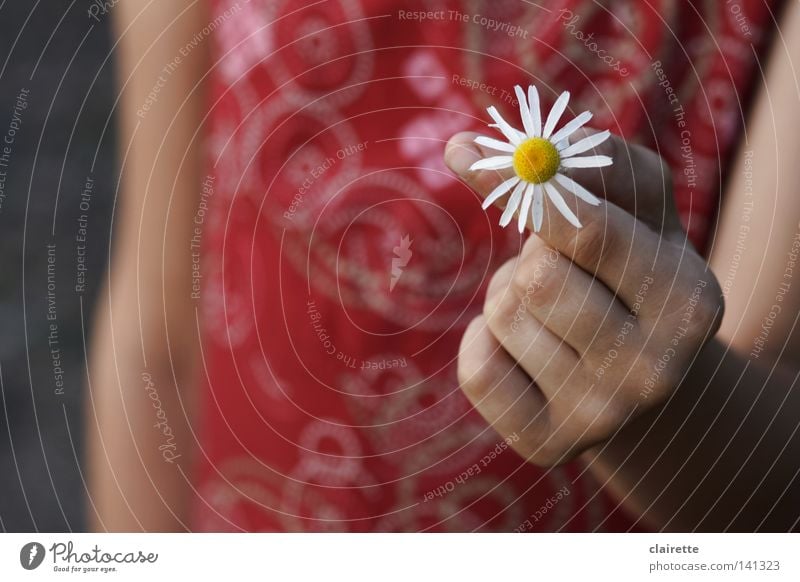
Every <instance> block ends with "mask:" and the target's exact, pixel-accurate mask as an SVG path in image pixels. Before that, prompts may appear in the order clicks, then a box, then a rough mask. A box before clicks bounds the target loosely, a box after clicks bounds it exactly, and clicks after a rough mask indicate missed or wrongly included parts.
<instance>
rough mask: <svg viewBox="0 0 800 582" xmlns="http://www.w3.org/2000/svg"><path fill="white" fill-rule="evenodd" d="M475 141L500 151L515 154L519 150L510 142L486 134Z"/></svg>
mask: <svg viewBox="0 0 800 582" xmlns="http://www.w3.org/2000/svg"><path fill="white" fill-rule="evenodd" d="M475 143H477V144H480V145H482V146H485V147H487V148H491V149H493V150H497V151H499V152H508V153H510V154H513V153H514V152H515V151H516V150H517V148H515V147H514V146H513V145H511V144H510V143H507V142H504V141H500V140H499V139H494V138H492V137H486V136H485V135H481V136H478V137H476V138H475Z"/></svg>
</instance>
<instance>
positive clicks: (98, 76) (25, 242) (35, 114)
mask: <svg viewBox="0 0 800 582" xmlns="http://www.w3.org/2000/svg"><path fill="white" fill-rule="evenodd" d="M90 3H91V0H80V1H78V0H73V1H72V2H68V1H66V0H50V1H49V2H41V1H26V2H22V1H19V0H15V1H9V0H0V147H2V141H1V140H3V139H4V137H5V136H6V134H7V132H8V128H9V124H10V122H11V117H12V113H13V108H14V103H15V101H16V96H17V94H18V93H19V91H20V89H22V88H27V89H29V91H30V93H29V99H28V102H29V107H28V108H27V109H26V110H25V111H24V113H23V115H22V125H21V128H20V130H19V132H18V133H17V135H16V136H15V139H14V143H13V144H12V146H11V147H12V152H11V156H12V157H11V163H10V166H9V168H6V170H7V178H6V186H5V191H6V195H7V197H6V199H5V202H4V203H3V207H2V211H0V240H2V246H0V273H2V276H0V394H1V395H2V412H0V530H2V531H69V530H74V531H79V530H81V529H83V527H84V523H85V520H84V517H83V511H84V505H85V489H84V485H83V480H82V475H81V471H80V468H79V464H78V460H79V459H80V457H81V451H82V444H83V443H82V441H83V435H82V429H81V422H82V417H83V414H82V394H83V383H84V375H85V364H84V357H85V354H84V342H83V332H84V330H83V329H82V327H84V326H86V327H87V329H86V330H85V331H86V332H87V333H88V319H89V316H90V314H91V312H92V308H93V304H94V299H95V297H96V295H97V290H98V285H99V283H100V282H101V281H102V278H103V277H104V276H105V274H104V264H105V260H106V257H107V251H108V240H109V229H110V224H111V216H112V210H113V204H114V197H115V187H116V176H115V173H116V166H115V160H114V149H115V141H114V140H115V134H114V125H113V123H111V122H109V121H108V120H109V116H110V114H111V112H112V108H113V105H114V98H115V93H114V87H113V71H112V63H111V60H110V59H108V60H106V57H107V56H108V54H109V50H110V42H109V24H110V23H109V16H108V15H105V16H101V17H100V19H101V21H100V22H99V23H98V22H96V21H95V20H92V19H91V18H89V16H88V14H87V8H88V6H89V5H90ZM87 176H92V177H93V178H94V184H95V186H94V189H93V192H92V197H91V205H90V209H89V211H88V212H87V213H86V214H87V215H88V233H87V234H88V241H87V244H86V246H87V249H88V254H87V267H88V269H87V273H86V275H87V277H86V282H87V287H86V291H85V292H83V293H81V294H78V293H76V291H75V282H76V265H77V259H76V252H75V251H76V242H75V236H76V234H77V230H78V222H77V219H78V216H79V215H80V214H81V211H80V209H79V204H80V197H81V192H82V190H83V187H84V186H83V185H84V183H85V182H86V178H87ZM56 199H58V205H57V206H56ZM54 220H55V222H54ZM54 227H55V228H54ZM53 232H54V233H53ZM50 243H55V245H56V291H55V298H56V314H57V325H58V344H59V347H60V350H61V356H62V368H63V369H64V380H65V385H64V390H63V392H64V394H63V395H58V394H56V393H55V379H54V373H53V364H52V359H51V355H50V348H49V346H48V338H47V335H48V332H49V328H48V325H49V323H51V322H50V321H48V320H47V306H48V303H47V247H46V245H47V244H50ZM81 308H82V309H83V321H82V316H81ZM82 323H83V325H82Z"/></svg>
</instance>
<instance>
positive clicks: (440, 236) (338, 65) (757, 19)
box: [193, 0, 772, 531]
mask: <svg viewBox="0 0 800 582" xmlns="http://www.w3.org/2000/svg"><path fill="white" fill-rule="evenodd" d="M212 18H213V21H212V22H211V23H210V25H209V27H208V28H207V30H206V31H204V34H210V35H212V37H213V41H214V42H213V46H214V51H213V53H214V57H215V63H214V68H213V71H212V73H211V75H212V85H213V87H212V91H211V127H212V129H211V134H210V139H209V142H208V143H209V165H210V167H211V169H210V170H209V172H210V177H209V178H208V179H207V183H208V184H210V187H208V188H206V189H205V190H206V191H205V194H204V197H203V201H204V203H206V204H207V205H208V211H207V212H204V213H202V215H200V214H199V216H201V220H200V221H199V222H200V223H201V224H200V230H201V233H202V248H203V252H202V257H201V260H200V265H199V271H200V274H201V276H202V281H203V284H202V287H201V292H200V294H199V301H198V304H199V307H200V309H201V322H202V326H203V340H204V341H203V368H202V369H203V373H204V377H205V382H204V385H203V415H202V426H201V427H200V431H199V435H200V444H201V452H200V455H199V459H198V466H197V470H196V473H195V487H196V490H197V492H198V493H199V501H198V502H197V504H196V506H195V511H194V515H193V527H194V528H195V529H198V530H262V531H263V530H267V531H276V530H277V531H319V530H325V531H400V530H403V531H419V530H427V531H472V530H485V531H515V530H516V531H553V530H563V531H594V530H628V529H635V528H636V527H637V525H636V523H635V521H634V520H633V519H632V518H631V517H630V516H628V515H626V514H625V512H624V511H623V510H621V509H620V508H618V507H617V506H616V504H615V503H614V502H612V501H611V500H610V498H609V497H607V495H606V494H605V492H604V490H603V489H602V487H601V486H600V484H598V483H596V482H595V481H594V480H593V479H592V478H591V477H590V475H589V474H588V472H586V471H585V468H584V467H582V466H581V465H579V464H577V463H573V464H571V465H567V466H563V467H558V468H554V469H546V470H543V469H540V468H538V467H535V466H533V465H531V464H527V463H526V462H525V461H524V460H523V459H522V458H521V457H519V456H518V455H517V454H516V453H515V452H514V451H513V450H512V449H511V448H510V447H509V444H508V442H506V441H504V440H502V439H500V438H499V437H498V436H497V435H496V433H494V432H493V431H492V430H491V429H490V428H489V427H488V426H487V425H486V423H485V422H484V421H483V419H482V418H481V417H480V416H479V415H478V414H477V413H476V412H475V411H474V410H473V409H472V408H471V407H470V405H469V403H468V401H467V400H466V398H465V397H464V395H463V394H462V393H461V391H460V390H459V387H458V384H457V379H456V373H455V369H456V367H455V359H456V354H457V349H458V344H459V340H460V338H461V335H462V333H463V331H464V329H465V326H466V325H467V324H468V322H469V321H470V320H471V319H472V318H473V317H475V316H476V315H478V314H479V313H480V312H481V308H482V300H483V296H484V293H485V289H486V285H487V283H488V281H489V279H490V278H491V275H492V274H493V273H494V271H495V270H496V268H497V267H498V266H499V265H500V264H501V263H502V262H503V261H505V260H506V259H508V258H509V257H511V256H514V255H515V254H517V253H518V252H519V251H520V248H521V246H522V243H523V237H521V236H520V235H519V234H518V233H517V232H516V231H515V229H514V228H508V229H506V230H503V229H501V228H499V227H498V226H497V222H498V214H497V212H496V211H495V210H490V211H489V212H484V211H482V210H481V208H480V203H479V200H478V199H477V197H476V196H475V195H474V194H472V193H471V192H470V191H469V190H468V189H467V188H466V187H465V186H464V185H463V184H461V183H460V182H459V181H458V180H457V179H456V178H455V177H454V176H453V175H452V174H451V173H450V172H449V171H448V170H447V169H446V168H445V167H444V165H443V163H442V151H443V147H444V144H445V142H446V140H447V139H448V137H449V136H450V135H452V134H453V133H455V132H457V131H461V130H467V129H478V130H482V131H484V132H486V131H489V130H486V127H485V126H486V123H487V115H486V113H485V108H486V106H488V105H490V104H495V105H497V106H498V108H499V109H500V110H501V112H502V113H503V114H504V116H505V117H506V119H509V120H518V113H517V110H516V104H515V102H512V101H513V99H512V96H513V86H514V85H515V84H521V85H523V86H527V85H528V84H529V83H535V84H536V85H537V86H538V88H539V92H540V94H541V95H542V96H543V101H544V105H545V106H547V107H549V105H550V104H551V103H552V100H553V98H554V97H555V96H556V95H557V94H558V93H559V92H560V91H562V90H564V89H568V90H570V91H571V92H572V95H573V98H572V101H571V103H570V106H571V107H572V110H573V111H580V110H583V109H589V110H591V111H592V112H594V114H595V117H594V120H593V122H592V123H593V125H594V126H595V127H600V128H609V129H611V130H612V132H614V133H617V134H620V135H623V136H625V137H626V138H628V139H633V140H637V141H639V142H641V143H644V144H645V145H648V146H650V147H653V148H654V149H657V150H658V151H659V152H660V153H661V154H662V155H663V156H664V157H665V158H666V159H667V160H668V161H669V162H670V163H671V164H672V167H673V169H674V176H675V184H676V188H675V191H676V196H677V200H678V207H679V210H680V212H681V217H682V219H683V221H684V223H685V225H686V226H687V227H688V229H689V232H690V235H691V238H692V240H693V241H694V242H695V243H696V244H697V245H698V246H699V247H700V248H702V247H703V245H704V244H705V238H706V235H707V233H708V232H709V231H711V230H712V226H713V221H714V218H715V212H716V207H717V205H718V199H719V195H720V188H721V180H720V174H721V172H720V168H723V167H725V163H726V161H727V159H728V157H729V155H730V153H731V149H732V148H731V146H732V145H733V143H734V141H735V140H736V139H737V138H738V137H739V131H740V127H741V125H742V109H743V102H742V100H743V98H744V95H745V92H746V87H747V86H748V84H749V80H750V77H751V75H752V74H753V71H754V68H755V57H754V53H753V49H752V47H751V45H753V46H755V47H758V46H759V45H760V43H761V41H762V39H763V38H764V37H765V31H769V30H770V28H769V24H770V22H771V18H772V17H771V15H770V12H769V10H768V7H767V6H766V5H765V4H764V3H763V2H760V1H757V0H737V2H735V3H726V2H716V1H710V0H709V1H705V2H702V1H699V0H698V1H696V2H684V1H665V0H653V1H651V2H649V3H646V2H633V1H631V2H623V1H617V2H609V3H607V6H606V7H602V6H598V5H597V4H595V2H593V1H584V0H561V1H558V2H555V1H553V2H544V3H543V4H542V5H541V6H540V5H538V3H529V2H521V1H518V0H507V1H504V0H493V1H491V2H490V1H485V2H484V1H476V0H448V1H442V2H437V1H434V0H419V1H417V2H409V1H400V0H323V1H317V2H313V3H312V2H309V1H298V0H292V1H291V2H290V1H289V0H251V1H250V2H243V1H242V0H217V1H216V2H214V3H213V16H212ZM517 125H518V126H519V125H521V124H520V123H519V122H518V121H517ZM212 192H213V193H212Z"/></svg>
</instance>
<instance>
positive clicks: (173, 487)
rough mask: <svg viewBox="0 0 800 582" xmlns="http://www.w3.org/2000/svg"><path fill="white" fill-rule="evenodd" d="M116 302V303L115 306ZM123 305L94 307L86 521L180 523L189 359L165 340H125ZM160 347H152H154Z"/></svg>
mask: <svg viewBox="0 0 800 582" xmlns="http://www.w3.org/2000/svg"><path fill="white" fill-rule="evenodd" d="M123 307H124V309H123ZM126 311H127V312H130V306H120V305H119V304H117V306H116V307H115V308H113V309H109V308H107V307H103V308H102V309H101V310H100V312H99V313H98V314H97V315H98V317H97V321H96V329H95V335H94V340H95V341H94V349H93V353H92V357H91V366H90V369H89V375H88V380H89V385H90V386H89V387H90V393H89V398H88V399H87V403H86V432H87V435H86V436H87V439H86V440H87V461H88V463H87V465H88V467H87V468H88V471H87V481H88V483H87V484H88V489H89V497H90V499H89V504H88V506H89V510H90V513H89V519H90V527H91V529H93V530H95V531H140V530H144V531H180V530H184V529H186V528H187V524H186V518H187V515H188V503H189V501H190V499H191V494H192V491H191V488H190V487H189V484H188V482H187V478H188V476H189V472H190V464H191V459H192V456H193V455H192V451H193V449H194V446H193V444H194V438H193V435H192V433H191V430H190V423H191V418H192V416H193V411H192V409H193V407H194V404H193V402H192V400H191V394H187V392H188V391H187V389H186V387H187V386H191V385H192V373H191V363H190V361H189V360H185V361H183V362H170V361H169V360H167V359H165V358H164V355H163V354H166V353H167V349H166V347H167V346H166V345H165V344H163V343H162V344H161V345H154V344H153V343H152V342H151V343H150V345H148V346H144V348H145V350H146V351H147V353H148V355H149V357H148V360H147V362H145V361H144V359H143V355H142V354H143V346H142V345H136V343H137V342H131V341H130V340H131V338H132V337H136V338H137V339H138V335H137V334H131V333H130V331H131V327H132V326H135V325H136V323H135V322H134V321H132V318H129V317H127V316H126V315H125V313H126ZM159 348H160V349H159Z"/></svg>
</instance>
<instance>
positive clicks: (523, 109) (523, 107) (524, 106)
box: [514, 85, 536, 137]
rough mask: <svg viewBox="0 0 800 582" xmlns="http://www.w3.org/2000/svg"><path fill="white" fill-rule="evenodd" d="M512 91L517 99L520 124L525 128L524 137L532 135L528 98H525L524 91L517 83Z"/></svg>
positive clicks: (533, 134) (532, 126)
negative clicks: (525, 134)
mask: <svg viewBox="0 0 800 582" xmlns="http://www.w3.org/2000/svg"><path fill="white" fill-rule="evenodd" d="M514 92H515V93H516V94H517V101H519V115H520V117H521V118H522V126H523V127H524V128H525V133H527V134H528V135H527V136H526V137H534V136H535V135H536V133H535V131H534V125H533V118H532V117H531V110H530V109H528V100H527V99H526V98H525V91H523V90H522V87H520V86H519V85H517V86H515V87H514Z"/></svg>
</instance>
